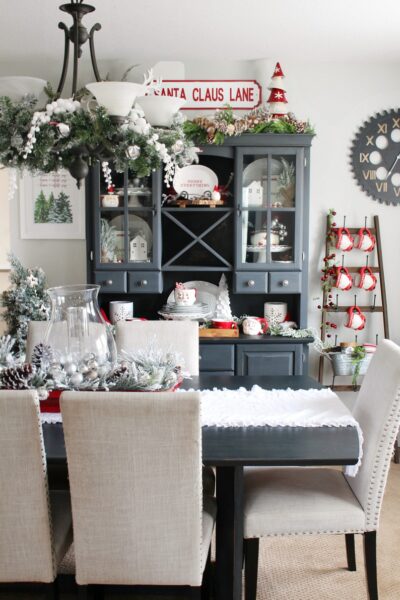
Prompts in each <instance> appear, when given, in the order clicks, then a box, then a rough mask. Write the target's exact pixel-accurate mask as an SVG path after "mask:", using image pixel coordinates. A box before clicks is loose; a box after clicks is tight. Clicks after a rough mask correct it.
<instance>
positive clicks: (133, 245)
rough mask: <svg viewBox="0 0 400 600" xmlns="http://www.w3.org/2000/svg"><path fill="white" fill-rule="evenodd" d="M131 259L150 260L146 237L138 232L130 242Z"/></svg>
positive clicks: (135, 260) (134, 260) (138, 260)
mask: <svg viewBox="0 0 400 600" xmlns="http://www.w3.org/2000/svg"><path fill="white" fill-rule="evenodd" d="M129 260H131V261H133V262H144V261H147V260H148V255H147V241H146V238H145V237H144V236H143V235H142V234H140V233H138V234H137V235H135V237H134V238H133V239H132V240H131V242H130V254H129Z"/></svg>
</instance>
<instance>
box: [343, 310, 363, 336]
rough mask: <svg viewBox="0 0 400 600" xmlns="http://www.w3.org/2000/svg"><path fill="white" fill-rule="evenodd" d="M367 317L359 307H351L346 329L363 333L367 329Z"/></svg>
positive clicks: (348, 312) (348, 311)
mask: <svg viewBox="0 0 400 600" xmlns="http://www.w3.org/2000/svg"><path fill="white" fill-rule="evenodd" d="M365 322H366V317H365V315H364V313H362V312H361V310H360V309H359V307H358V306H350V307H349V309H348V310H347V323H346V325H345V327H348V328H349V329H354V330H355V331H361V330H362V329H364V327H365Z"/></svg>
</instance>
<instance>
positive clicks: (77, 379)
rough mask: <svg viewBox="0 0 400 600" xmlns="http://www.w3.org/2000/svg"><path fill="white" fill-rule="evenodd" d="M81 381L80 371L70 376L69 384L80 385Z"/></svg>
mask: <svg viewBox="0 0 400 600" xmlns="http://www.w3.org/2000/svg"><path fill="white" fill-rule="evenodd" d="M82 381H83V375H82V373H73V374H72V375H71V377H70V382H71V385H73V386H77V385H80V384H81V383H82Z"/></svg>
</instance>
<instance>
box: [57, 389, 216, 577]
mask: <svg viewBox="0 0 400 600" xmlns="http://www.w3.org/2000/svg"><path fill="white" fill-rule="evenodd" d="M199 398H200V396H199V394H198V393H197V392H186V393H180V394H174V393H146V392H144V393H140V392H138V393H134V392H64V393H63V394H62V397H61V409H62V415H63V424H64V435H65V443H66V449H67V459H68V471H69V478H70V487H71V498H72V515H73V523H74V544H75V558H76V580H77V582H78V584H81V585H86V584H91V583H102V584H120V585H191V586H200V584H201V580H202V572H203V568H204V564H205V561H206V558H207V552H208V546H209V541H210V537H211V533H210V534H209V537H208V538H207V539H208V544H206V547H205V550H202V548H203V546H202V541H203V540H204V535H202V520H203V526H204V516H203V519H202V484H201V428H200V400H199Z"/></svg>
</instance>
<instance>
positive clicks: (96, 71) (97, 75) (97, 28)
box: [89, 23, 101, 81]
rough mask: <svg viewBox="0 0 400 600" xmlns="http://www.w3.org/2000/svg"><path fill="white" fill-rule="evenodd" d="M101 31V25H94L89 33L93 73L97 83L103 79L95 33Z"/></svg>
mask: <svg viewBox="0 0 400 600" xmlns="http://www.w3.org/2000/svg"><path fill="white" fill-rule="evenodd" d="M100 29H101V25H100V23H96V24H95V25H93V27H92V29H91V30H90V33H89V46H90V58H91V59H92V67H93V72H94V76H95V78H96V81H101V77H100V73H99V69H98V67H97V60H96V52H95V49H94V33H95V31H100Z"/></svg>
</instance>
